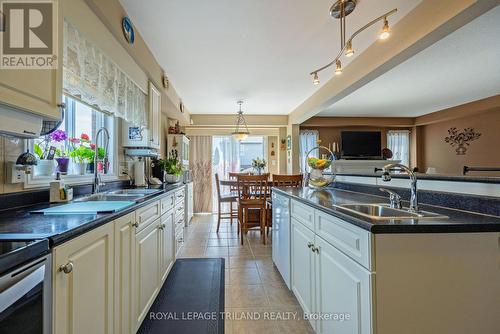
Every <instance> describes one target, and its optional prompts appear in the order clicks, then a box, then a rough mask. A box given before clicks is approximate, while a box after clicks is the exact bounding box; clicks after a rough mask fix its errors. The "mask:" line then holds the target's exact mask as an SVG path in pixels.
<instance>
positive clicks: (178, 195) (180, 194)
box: [175, 189, 186, 204]
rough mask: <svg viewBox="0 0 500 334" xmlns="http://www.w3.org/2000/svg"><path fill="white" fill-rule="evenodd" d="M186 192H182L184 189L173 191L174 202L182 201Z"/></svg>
mask: <svg viewBox="0 0 500 334" xmlns="http://www.w3.org/2000/svg"><path fill="white" fill-rule="evenodd" d="M185 196H186V194H185V193H184V189H182V190H178V191H176V192H175V203H176V204H177V203H184V197H185Z"/></svg>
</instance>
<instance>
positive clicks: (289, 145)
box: [286, 135, 292, 151]
mask: <svg viewBox="0 0 500 334" xmlns="http://www.w3.org/2000/svg"><path fill="white" fill-rule="evenodd" d="M286 149H287V150H289V151H290V150H291V149H292V136H290V135H288V136H286Z"/></svg>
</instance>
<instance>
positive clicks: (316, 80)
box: [313, 73, 319, 85]
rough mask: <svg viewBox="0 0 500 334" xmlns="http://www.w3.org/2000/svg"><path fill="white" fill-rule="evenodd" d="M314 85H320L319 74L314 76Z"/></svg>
mask: <svg viewBox="0 0 500 334" xmlns="http://www.w3.org/2000/svg"><path fill="white" fill-rule="evenodd" d="M313 84H315V85H319V77H318V73H314V75H313Z"/></svg>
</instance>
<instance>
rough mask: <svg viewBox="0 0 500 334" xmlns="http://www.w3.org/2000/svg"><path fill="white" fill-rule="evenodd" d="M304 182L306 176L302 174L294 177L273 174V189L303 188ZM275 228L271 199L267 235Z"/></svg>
mask: <svg viewBox="0 0 500 334" xmlns="http://www.w3.org/2000/svg"><path fill="white" fill-rule="evenodd" d="M303 182H304V176H303V175H302V174H294V175H280V174H273V181H272V184H273V187H292V188H300V187H302V185H303ZM272 227H273V201H272V199H271V198H269V199H268V200H267V201H266V234H269V231H270V230H271V228H272Z"/></svg>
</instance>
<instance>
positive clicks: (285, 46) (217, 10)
mask: <svg viewBox="0 0 500 334" xmlns="http://www.w3.org/2000/svg"><path fill="white" fill-rule="evenodd" d="M420 1H421V0H384V1H373V0H360V1H358V6H357V8H356V11H355V12H354V13H352V14H351V15H350V16H349V17H348V19H347V33H348V35H349V34H350V33H352V32H353V31H354V30H356V29H357V28H359V27H360V26H362V25H364V24H365V23H367V22H368V21H369V20H371V19H373V18H375V17H377V16H379V15H382V14H383V13H385V12H386V11H389V10H391V9H393V8H395V7H397V8H398V12H397V13H396V14H395V15H393V16H391V17H390V22H391V23H395V22H397V21H398V20H399V19H400V18H402V17H403V16H404V15H406V14H407V13H408V12H409V11H410V10H411V9H413V8H414V7H415V6H416V5H417V4H418V3H419V2H420ZM121 2H122V4H123V6H124V7H125V9H126V10H127V12H128V14H129V16H130V17H131V19H132V22H133V23H134V25H135V27H136V29H137V30H138V31H139V32H140V33H141V35H142V36H143V37H144V39H145V40H146V43H147V44H148V46H149V48H150V49H151V50H152V52H153V54H154V55H155V57H156V59H157V60H158V62H159V63H160V65H161V66H162V67H163V68H164V69H165V70H166V72H167V74H168V76H169V78H170V80H171V81H172V83H173V85H174V86H175V88H176V90H177V91H178V93H179V95H180V96H181V98H182V99H183V101H184V103H185V104H186V106H187V108H188V109H189V110H190V112H191V113H193V114H206V113H214V114H226V113H230V114H232V113H235V112H236V109H237V108H236V107H237V106H236V101H237V100H238V99H244V100H245V104H244V106H243V110H244V111H245V113H247V114H288V113H290V112H291V111H292V110H293V109H294V108H295V107H297V106H298V105H299V104H300V103H301V102H303V101H304V100H306V99H307V98H308V97H309V96H311V95H312V94H313V93H314V91H315V90H316V89H317V88H318V87H319V86H314V85H312V83H311V77H310V76H309V73H310V72H311V71H312V70H314V69H316V68H317V67H319V66H322V65H324V64H326V63H328V62H330V61H331V59H332V58H333V57H334V56H335V55H336V54H337V53H338V51H339V44H340V41H339V25H338V24H339V22H338V20H334V19H332V18H331V17H330V16H329V13H328V12H329V8H330V6H331V4H332V3H333V2H334V0H314V1H310V0H272V1H270V0H211V1H206V0H205V1H199V0H196V1H195V0H169V1H166V0H142V1H137V0H121ZM380 29H381V25H378V24H377V25H375V26H374V27H372V28H371V29H370V30H367V31H365V32H364V33H363V34H361V35H360V36H358V37H357V38H356V40H355V43H356V44H355V45H354V47H355V51H356V53H358V54H359V53H360V52H362V51H363V50H364V49H366V48H367V47H368V46H369V45H371V44H372V43H374V42H376V35H377V32H378V31H379V30H380ZM346 65H347V62H345V64H344V66H346ZM328 75H331V71H330V73H328ZM328 75H325V74H323V73H322V78H321V79H322V82H323V83H324V82H326V81H327V80H328V79H329V78H328Z"/></svg>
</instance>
